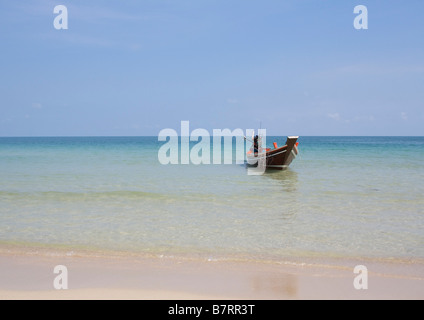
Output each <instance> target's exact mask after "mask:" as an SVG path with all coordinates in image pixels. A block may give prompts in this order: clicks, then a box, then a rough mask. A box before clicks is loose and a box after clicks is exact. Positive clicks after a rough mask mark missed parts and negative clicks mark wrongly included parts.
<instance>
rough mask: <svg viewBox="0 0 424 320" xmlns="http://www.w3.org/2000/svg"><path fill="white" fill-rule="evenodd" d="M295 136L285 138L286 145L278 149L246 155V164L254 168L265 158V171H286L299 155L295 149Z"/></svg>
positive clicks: (250, 152) (296, 144) (296, 143)
mask: <svg viewBox="0 0 424 320" xmlns="http://www.w3.org/2000/svg"><path fill="white" fill-rule="evenodd" d="M298 138H299V137H297V136H291V137H287V141H286V144H285V145H284V146H282V147H279V148H274V149H266V151H265V150H263V151H265V152H259V153H255V154H253V152H252V151H249V152H248V153H247V164H248V165H249V166H253V167H256V166H257V165H258V162H259V161H261V160H263V157H265V161H266V170H283V169H286V168H287V167H288V166H289V165H290V164H291V163H292V161H293V160H294V159H295V158H296V156H297V155H298V154H299V150H298V148H297V146H298V144H299V143H298V142H296V141H297V139H298Z"/></svg>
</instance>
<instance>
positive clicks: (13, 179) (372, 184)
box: [0, 137, 424, 260]
mask: <svg viewBox="0 0 424 320" xmlns="http://www.w3.org/2000/svg"><path fill="white" fill-rule="evenodd" d="M267 141H268V144H269V145H271V144H272V142H273V141H278V143H279V144H282V143H283V142H285V138H283V137H268V139H267ZM299 142H300V145H299V151H300V155H299V156H298V157H297V158H296V159H295V160H294V161H293V163H292V164H291V166H290V168H289V169H288V170H285V171H279V172H270V173H266V174H265V175H262V176H250V175H247V171H246V168H245V166H244V165H239V164H235V163H234V164H230V165H161V164H160V163H159V161H158V149H159V147H160V146H161V145H163V142H158V141H157V137H75V138H72V137H67V138H63V137H57V138H0V242H2V243H20V244H42V245H51V246H53V247H54V246H63V245H65V246H69V247H84V248H92V249H99V250H101V249H106V250H123V251H131V252H140V253H154V254H188V255H190V254H192V255H200V256H205V257H219V256H238V255H240V256H244V257H248V258H251V259H259V260H261V259H263V260H264V259H268V258H277V259H278V258H279V257H285V256H305V257H308V256H336V257H337V256H340V257H351V256H365V257H384V258H410V257H416V258H424V232H423V230H424V196H423V195H424V183H423V181H424V137H300V139H299Z"/></svg>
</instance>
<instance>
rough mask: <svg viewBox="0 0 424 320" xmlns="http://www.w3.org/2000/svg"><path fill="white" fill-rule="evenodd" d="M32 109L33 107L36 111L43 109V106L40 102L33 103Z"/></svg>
mask: <svg viewBox="0 0 424 320" xmlns="http://www.w3.org/2000/svg"><path fill="white" fill-rule="evenodd" d="M31 107H33V108H34V109H41V108H42V107H43V105H42V104H41V103H39V102H33V103H32V105H31Z"/></svg>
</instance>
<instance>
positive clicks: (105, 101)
mask: <svg viewBox="0 0 424 320" xmlns="http://www.w3.org/2000/svg"><path fill="white" fill-rule="evenodd" d="M59 4H62V5H65V6H66V7H67V8H68V20H69V21H68V22H69V29H68V30H56V29H55V28H54V27H53V20H54V18H55V16H56V15H55V14H54V13H53V8H54V7H55V6H56V5H59ZM359 4H363V5H366V6H367V8H368V27H369V29H368V30H356V29H354V27H353V20H354V18H355V14H354V13H353V8H354V7H355V6H356V5H359ZM423 12H424V2H423V1H422V0H409V1H393V0H384V1H383V0H380V1H377V0H374V1H371V0H370V1H362V0H361V1H360V0H356V1H349V0H344V1H340V0H325V1H324V0H289V1H283V0H275V1H274V0H263V1H257V0H256V1H251V0H242V1H239V0H226V1H221V0H213V1H212V0H190V1H188V0H168V1H163V0H148V1H147V0H137V1H135V0H132V1H131V0H128V1H123V0H110V1H98V0H91V1H83V0H72V1H67V0H57V1H47V0H20V1H6V0H0V30H1V31H0V43H1V50H0V136H74V135H77V136H84V135H94V136H97V135H157V134H158V133H159V131H160V130H161V129H164V128H173V129H176V130H177V131H178V130H179V127H180V121H181V120H189V121H190V126H191V129H195V128H205V129H207V130H210V131H211V130H212V129H213V128H219V129H223V128H230V129H235V128H242V129H248V128H257V127H259V123H260V122H261V123H262V128H266V129H267V133H268V134H269V135H424V40H423V39H424V19H423V18H422V14H423Z"/></svg>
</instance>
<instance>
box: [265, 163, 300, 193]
mask: <svg viewBox="0 0 424 320" xmlns="http://www.w3.org/2000/svg"><path fill="white" fill-rule="evenodd" d="M263 176H264V177H266V178H269V179H273V180H275V181H277V182H278V185H280V186H281V187H282V188H283V190H284V191H286V192H296V191H297V188H298V173H297V172H296V171H294V170H292V169H290V168H287V169H286V170H282V171H268V170H267V171H266V172H265V173H264V175H263Z"/></svg>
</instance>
